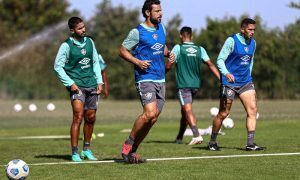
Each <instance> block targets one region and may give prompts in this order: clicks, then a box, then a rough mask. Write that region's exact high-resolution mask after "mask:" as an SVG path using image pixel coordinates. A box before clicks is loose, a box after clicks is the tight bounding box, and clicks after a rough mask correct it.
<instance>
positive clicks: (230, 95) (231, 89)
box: [220, 82, 255, 100]
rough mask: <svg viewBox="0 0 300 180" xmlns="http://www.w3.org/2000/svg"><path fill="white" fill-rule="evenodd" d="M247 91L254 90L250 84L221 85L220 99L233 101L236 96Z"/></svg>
mask: <svg viewBox="0 0 300 180" xmlns="http://www.w3.org/2000/svg"><path fill="white" fill-rule="evenodd" d="M249 90H255V87H254V84H253V83H252V82H249V83H247V84H245V85H243V86H230V85H221V93H220V97H223V98H227V99H231V100H233V99H234V96H235V95H236V94H237V95H238V96H239V95H241V94H242V93H243V92H246V91H249Z"/></svg>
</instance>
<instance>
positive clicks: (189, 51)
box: [186, 47, 197, 56]
mask: <svg viewBox="0 0 300 180" xmlns="http://www.w3.org/2000/svg"><path fill="white" fill-rule="evenodd" d="M186 51H187V52H188V54H187V56H196V54H195V53H196V52H197V50H196V49H195V48H193V47H189V48H187V49H186Z"/></svg>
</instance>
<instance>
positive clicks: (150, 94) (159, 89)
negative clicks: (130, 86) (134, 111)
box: [135, 82, 166, 112]
mask: <svg viewBox="0 0 300 180" xmlns="http://www.w3.org/2000/svg"><path fill="white" fill-rule="evenodd" d="M135 87H136V91H137V93H138V95H139V96H140V100H141V103H142V105H143V106H144V105H145V104H148V103H151V102H154V101H157V108H158V110H159V111H160V112H161V111H162V109H163V106H164V104H165V94H166V85H165V83H155V82H140V83H136V84H135Z"/></svg>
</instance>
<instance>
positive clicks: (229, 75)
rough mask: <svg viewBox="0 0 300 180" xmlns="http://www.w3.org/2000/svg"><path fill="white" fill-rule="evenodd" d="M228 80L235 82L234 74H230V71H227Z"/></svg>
mask: <svg viewBox="0 0 300 180" xmlns="http://www.w3.org/2000/svg"><path fill="white" fill-rule="evenodd" d="M226 80H227V81H228V82H233V83H234V76H233V75H232V74H230V73H227V74H226Z"/></svg>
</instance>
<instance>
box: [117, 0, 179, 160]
mask: <svg viewBox="0 0 300 180" xmlns="http://www.w3.org/2000/svg"><path fill="white" fill-rule="evenodd" d="M142 13H143V16H144V17H145V21H144V22H143V23H141V24H139V25H138V26H137V27H136V28H134V29H132V30H131V31H130V32H129V34H128V36H127V38H126V39H125V40H124V41H123V43H122V46H121V48H120V57H122V58H123V59H124V60H126V61H128V62H130V63H132V64H133V65H134V74H135V82H136V84H135V85H136V90H137V93H138V95H139V97H140V100H141V104H142V106H143V112H142V114H141V115H139V116H138V117H137V119H136V121H135V123H134V125H133V128H132V130H131V133H130V135H129V137H128V139H127V140H126V141H125V142H124V144H123V146H122V152H121V155H122V157H123V159H124V161H125V162H127V163H139V162H141V161H140V160H139V158H138V156H137V154H136V151H137V149H138V147H139V145H140V143H141V142H142V141H143V139H144V138H145V137H146V136H147V134H148V132H149V130H150V129H151V127H152V126H153V124H154V123H155V122H156V121H157V118H158V116H159V114H160V113H161V111H162V108H163V105H164V102H165V63H164V57H168V58H170V60H172V59H174V55H173V54H172V53H170V52H169V50H168V48H167V46H166V45H165V43H166V31H165V28H164V26H163V25H162V24H161V19H162V9H161V5H160V1H159V0H146V1H145V2H144V5H143V8H142ZM131 51H132V54H131Z"/></svg>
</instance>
